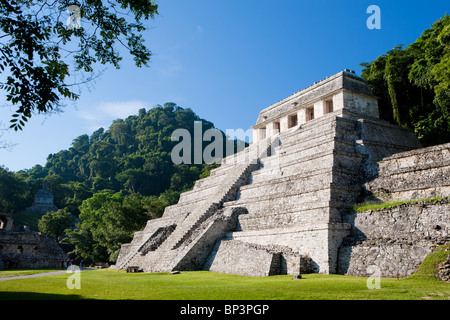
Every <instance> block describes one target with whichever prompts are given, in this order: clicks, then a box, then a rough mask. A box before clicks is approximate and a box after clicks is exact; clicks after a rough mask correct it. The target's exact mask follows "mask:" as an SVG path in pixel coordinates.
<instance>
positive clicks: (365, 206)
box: [353, 197, 443, 212]
mask: <svg viewBox="0 0 450 320" xmlns="http://www.w3.org/2000/svg"><path fill="white" fill-rule="evenodd" d="M442 199H443V197H437V198H432V199H417V200H404V201H390V202H365V203H360V204H358V205H356V206H355V207H354V208H353V211H356V212H362V211H368V210H380V209H386V208H389V207H395V206H398V205H402V204H409V203H418V202H422V201H438V200H442Z"/></svg>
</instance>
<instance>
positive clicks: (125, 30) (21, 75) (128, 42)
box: [0, 0, 158, 131]
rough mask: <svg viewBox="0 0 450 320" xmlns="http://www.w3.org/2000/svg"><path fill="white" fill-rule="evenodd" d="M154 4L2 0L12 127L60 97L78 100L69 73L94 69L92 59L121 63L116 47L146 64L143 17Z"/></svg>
mask: <svg viewBox="0 0 450 320" xmlns="http://www.w3.org/2000/svg"><path fill="white" fill-rule="evenodd" d="M157 9H158V6H157V5H156V4H155V3H154V1H153V0H140V1H136V0H116V1H109V0H108V1H101V0H74V1H67V0H55V1H45V0H2V1H1V2H0V73H1V74H5V75H6V77H4V78H5V80H2V82H0V89H1V90H4V91H5V92H6V100H7V101H9V102H10V103H12V104H13V105H15V106H17V110H16V112H15V113H14V114H13V115H12V120H11V128H13V129H14V130H16V131H17V130H19V129H20V130H22V128H23V127H24V125H25V122H27V121H28V119H29V118H31V116H32V114H33V113H34V112H38V113H46V112H49V111H51V110H55V109H58V107H60V105H61V99H63V98H68V99H73V100H76V99H77V98H78V97H79V95H78V94H77V93H75V92H74V89H73V87H74V85H76V84H75V83H73V82H72V83H71V82H70V81H71V80H70V76H71V73H72V74H73V72H78V71H82V72H84V73H86V74H88V75H89V74H92V72H93V71H94V65H95V64H96V63H100V64H111V65H113V66H114V67H116V68H119V67H120V66H119V62H120V61H121V60H122V57H121V55H120V53H119V51H120V50H119V49H120V48H125V49H126V51H128V52H129V54H131V56H133V59H134V62H135V64H136V66H138V67H141V66H146V65H147V64H148V61H149V59H150V56H151V52H150V51H149V50H148V48H147V47H146V46H145V45H144V39H143V38H142V32H143V31H145V30H146V27H145V25H144V24H143V21H144V20H146V19H149V18H151V17H153V16H154V15H155V14H157V13H158V11H157ZM69 15H70V16H69ZM68 18H69V21H68ZM71 18H73V19H72V20H70V19H71ZM71 66H73V68H72V69H73V71H72V70H71ZM89 77H90V76H88V77H87V79H89ZM87 81H88V80H87Z"/></svg>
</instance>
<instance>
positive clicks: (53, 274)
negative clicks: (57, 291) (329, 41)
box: [0, 269, 90, 281]
mask: <svg viewBox="0 0 450 320" xmlns="http://www.w3.org/2000/svg"><path fill="white" fill-rule="evenodd" d="M89 270H90V269H84V270H82V271H83V272H84V271H89ZM66 273H70V272H68V271H66V270H62V271H52V272H44V273H36V274H29V275H26V276H15V277H0V281H6V280H20V279H29V278H40V277H48V276H59V275H63V274H66Z"/></svg>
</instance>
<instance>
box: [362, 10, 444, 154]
mask: <svg viewBox="0 0 450 320" xmlns="http://www.w3.org/2000/svg"><path fill="white" fill-rule="evenodd" d="M361 65H362V66H363V67H364V69H363V72H362V74H361V76H362V77H363V78H364V79H366V80H367V81H368V83H369V85H370V86H371V88H372V91H373V92H374V94H375V95H377V96H378V97H379V98H380V99H379V107H380V116H381V118H383V119H385V120H388V121H391V122H393V123H396V124H398V125H400V126H404V127H409V128H411V129H413V130H414V132H415V134H416V135H417V137H418V138H419V140H420V141H421V142H422V144H423V145H424V146H431V145H437V144H442V143H446V142H450V16H448V15H445V16H443V17H442V18H441V19H439V20H438V21H436V22H435V23H434V24H433V25H432V26H431V28H429V29H427V30H425V31H424V32H423V33H422V35H421V36H420V37H419V38H418V39H417V40H416V41H415V42H414V43H412V44H410V45H408V46H406V47H405V46H401V45H399V46H396V47H395V48H394V49H392V50H390V51H388V52H387V53H386V54H384V55H381V56H379V57H378V58H377V59H375V60H374V61H372V62H370V63H362V64H361Z"/></svg>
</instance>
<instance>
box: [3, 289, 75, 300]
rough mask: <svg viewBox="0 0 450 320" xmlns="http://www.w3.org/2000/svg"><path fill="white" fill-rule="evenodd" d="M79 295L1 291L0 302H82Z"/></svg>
mask: <svg viewBox="0 0 450 320" xmlns="http://www.w3.org/2000/svg"><path fill="white" fill-rule="evenodd" d="M82 299H83V298H82V297H81V296H79V295H76V294H72V295H65V294H54V293H38V292H2V291H0V300H82Z"/></svg>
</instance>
